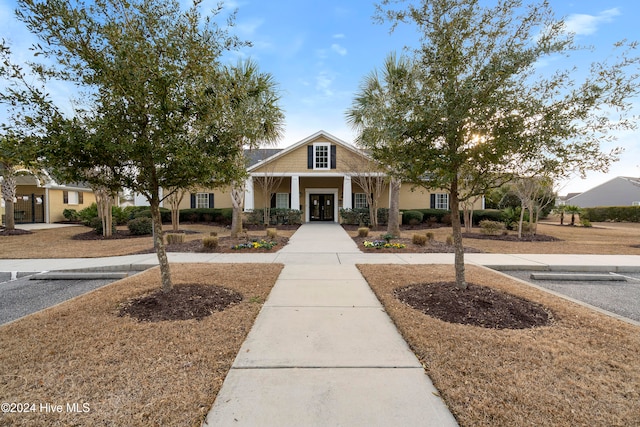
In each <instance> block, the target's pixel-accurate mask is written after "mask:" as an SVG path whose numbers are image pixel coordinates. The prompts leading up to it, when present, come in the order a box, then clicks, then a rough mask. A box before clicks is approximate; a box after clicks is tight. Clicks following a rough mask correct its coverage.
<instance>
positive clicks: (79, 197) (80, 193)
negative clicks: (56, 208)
mask: <svg viewBox="0 0 640 427" xmlns="http://www.w3.org/2000/svg"><path fill="white" fill-rule="evenodd" d="M78 204H79V205H82V204H84V196H83V195H82V191H78Z"/></svg>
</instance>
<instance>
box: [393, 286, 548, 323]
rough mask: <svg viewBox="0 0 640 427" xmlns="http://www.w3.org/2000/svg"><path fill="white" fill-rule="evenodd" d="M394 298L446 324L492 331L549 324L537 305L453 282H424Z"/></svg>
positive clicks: (400, 291) (545, 314)
mask: <svg viewBox="0 0 640 427" xmlns="http://www.w3.org/2000/svg"><path fill="white" fill-rule="evenodd" d="M394 296H395V297H396V298H398V299H399V300H400V301H402V302H403V303H405V304H407V305H409V306H410V307H412V308H415V309H416V310H420V311H421V312H423V313H424V314H427V315H429V316H433V317H436V318H438V319H440V320H443V321H445V322H450V323H460V324H463V325H473V326H480V327H483V328H492V329H526V328H533V327H537V326H546V325H549V324H550V323H551V320H552V317H551V315H550V313H549V312H548V311H547V310H546V309H544V308H543V307H542V306H541V305H539V304H536V303H533V302H531V301H528V300H526V299H523V298H519V297H516V296H513V295H510V294H508V293H505V292H501V291H498V290H496V289H492V288H488V287H485V286H478V285H474V284H472V283H468V284H467V288H466V289H461V288H458V287H457V286H456V284H455V282H438V283H424V284H418V285H409V286H406V287H403V288H398V289H396V290H395V291H394Z"/></svg>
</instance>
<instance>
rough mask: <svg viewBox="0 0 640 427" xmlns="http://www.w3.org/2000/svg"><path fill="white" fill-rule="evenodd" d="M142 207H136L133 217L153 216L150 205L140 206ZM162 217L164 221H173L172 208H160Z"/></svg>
mask: <svg viewBox="0 0 640 427" xmlns="http://www.w3.org/2000/svg"><path fill="white" fill-rule="evenodd" d="M140 208H141V209H136V210H135V211H134V213H133V218H132V219H136V218H151V209H150V208H149V207H148V206H140ZM160 219H161V220H162V222H163V223H169V222H171V210H169V209H167V208H160Z"/></svg>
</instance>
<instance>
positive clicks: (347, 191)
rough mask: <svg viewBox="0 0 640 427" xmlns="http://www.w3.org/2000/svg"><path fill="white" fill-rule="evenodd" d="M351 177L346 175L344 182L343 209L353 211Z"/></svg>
mask: <svg viewBox="0 0 640 427" xmlns="http://www.w3.org/2000/svg"><path fill="white" fill-rule="evenodd" d="M351 199H352V196H351V176H349V175H345V176H344V178H343V181H342V209H352V208H353V205H352V203H351Z"/></svg>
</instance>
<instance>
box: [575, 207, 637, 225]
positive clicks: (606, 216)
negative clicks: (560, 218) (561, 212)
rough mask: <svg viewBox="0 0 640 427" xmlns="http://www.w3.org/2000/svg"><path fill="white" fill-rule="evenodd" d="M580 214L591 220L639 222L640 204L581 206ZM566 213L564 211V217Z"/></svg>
mask: <svg viewBox="0 0 640 427" xmlns="http://www.w3.org/2000/svg"><path fill="white" fill-rule="evenodd" d="M583 212H584V213H583V215H582V216H581V218H582V217H584V218H586V219H587V220H589V221H592V222H605V221H615V222H618V221H624V222H640V206H607V207H595V208H583ZM566 216H567V214H566V213H565V218H566Z"/></svg>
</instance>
